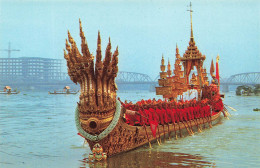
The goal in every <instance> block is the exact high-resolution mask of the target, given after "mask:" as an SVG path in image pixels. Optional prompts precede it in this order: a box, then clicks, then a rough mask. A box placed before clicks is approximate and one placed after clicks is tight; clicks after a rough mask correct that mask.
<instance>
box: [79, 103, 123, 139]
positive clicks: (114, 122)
mask: <svg viewBox="0 0 260 168" xmlns="http://www.w3.org/2000/svg"><path fill="white" fill-rule="evenodd" d="M120 113H121V104H120V102H119V101H118V100H117V101H116V112H115V115H114V118H113V120H112V122H111V123H110V124H109V126H108V127H107V128H106V129H105V130H104V131H103V132H101V133H100V134H99V135H91V134H89V133H87V132H86V131H84V130H83V128H82V127H81V124H80V121H79V110H78V106H77V107H76V110H75V122H76V127H77V130H78V132H79V133H80V134H81V135H82V136H84V137H85V138H86V139H88V140H91V141H100V140H101V139H103V138H105V137H106V136H107V135H108V134H109V133H110V132H111V131H112V130H113V129H114V128H115V126H116V125H117V123H118V120H119V118H120Z"/></svg>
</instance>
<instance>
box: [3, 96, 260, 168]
mask: <svg viewBox="0 0 260 168" xmlns="http://www.w3.org/2000/svg"><path fill="white" fill-rule="evenodd" d="M118 96H119V97H120V98H121V99H122V100H125V99H127V100H131V101H133V102H135V101H138V100H140V99H148V98H153V97H155V98H161V97H160V96H155V93H154V92H145V91H131V92H130V91H129V92H119V93H118ZM78 97H79V94H77V95H49V94H48V93H47V92H33V91H27V92H21V93H20V94H18V95H0V167H3V168H18V167H19V168H23V167H24V168H46V167H48V168H85V167H111V168H117V167H138V168H139V167H145V168H148V167H260V112H255V111H253V108H260V97H255V96H252V97H240V96H236V95H235V93H234V92H229V93H226V98H225V100H224V103H225V104H227V105H229V106H232V107H234V108H236V109H237V111H231V110H229V112H230V113H231V115H232V116H231V117H230V120H227V119H225V118H223V119H222V120H221V122H220V123H219V124H218V125H216V126H214V127H213V128H211V129H207V130H203V132H202V133H195V135H193V136H188V137H185V138H179V139H178V140H175V139H171V140H166V141H164V142H163V143H162V145H161V146H159V145H158V144H152V146H153V148H152V149H150V148H148V147H147V146H144V147H141V148H139V149H137V150H133V151H130V152H127V153H123V154H121V155H117V156H114V157H112V158H109V159H108V160H107V161H105V162H100V163H87V162H86V158H87V157H88V154H89V153H90V149H89V147H88V145H87V144H85V145H83V138H82V137H80V136H78V135H77V130H76V127H75V122H74V109H75V107H76V104H77V103H76V102H77V101H78V99H79V98H78Z"/></svg>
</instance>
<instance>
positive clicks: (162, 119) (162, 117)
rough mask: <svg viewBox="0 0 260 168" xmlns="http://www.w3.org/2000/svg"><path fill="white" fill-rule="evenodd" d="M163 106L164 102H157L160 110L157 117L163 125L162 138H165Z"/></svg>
mask: <svg viewBox="0 0 260 168" xmlns="http://www.w3.org/2000/svg"><path fill="white" fill-rule="evenodd" d="M163 106H164V102H162V103H160V104H159V109H160V110H161V111H160V114H159V117H160V122H161V125H162V126H163V134H164V140H165V130H164V125H165V119H164V117H165V115H164V113H166V110H165V109H164V108H163Z"/></svg>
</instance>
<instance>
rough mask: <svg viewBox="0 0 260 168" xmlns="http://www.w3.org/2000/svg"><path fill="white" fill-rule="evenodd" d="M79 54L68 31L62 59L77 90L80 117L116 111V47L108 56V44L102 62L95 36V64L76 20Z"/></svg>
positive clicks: (109, 49) (109, 48)
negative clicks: (79, 46) (79, 42)
mask: <svg viewBox="0 0 260 168" xmlns="http://www.w3.org/2000/svg"><path fill="white" fill-rule="evenodd" d="M79 27H80V37H81V52H80V51H79V50H78V48H77V45H76V42H75V40H74V39H73V38H72V36H71V34H70V32H69V31H68V40H67V39H66V47H65V48H66V50H67V52H66V51H65V50H64V58H65V59H66V60H67V66H68V74H69V76H70V78H71V80H72V81H73V82H74V83H76V84H77V83H79V84H80V87H81V90H80V91H81V94H80V102H79V103H78V106H79V111H80V112H84V113H93V112H94V113H95V112H106V111H111V110H114V109H115V107H116V90H117V87H116V84H115V78H116V76H117V73H118V66H117V64H118V54H119V53H118V47H117V48H116V50H115V52H114V53H113V54H112V52H111V42H110V38H109V42H108V45H107V48H106V52H105V58H104V59H103V60H102V53H101V37H100V32H98V40H97V50H96V60H95V61H94V56H93V55H92V54H91V53H90V51H89V48H88V44H87V41H86V38H85V35H84V32H83V30H82V25H81V21H80V20H79Z"/></svg>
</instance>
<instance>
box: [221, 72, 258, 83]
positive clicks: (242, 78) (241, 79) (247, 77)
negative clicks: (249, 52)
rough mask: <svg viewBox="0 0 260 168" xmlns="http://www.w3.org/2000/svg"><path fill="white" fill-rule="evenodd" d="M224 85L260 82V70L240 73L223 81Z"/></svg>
mask: <svg viewBox="0 0 260 168" xmlns="http://www.w3.org/2000/svg"><path fill="white" fill-rule="evenodd" d="M221 84H223V85H256V84H260V72H249V73H240V74H235V75H232V76H230V77H229V78H227V79H223V81H221Z"/></svg>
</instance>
